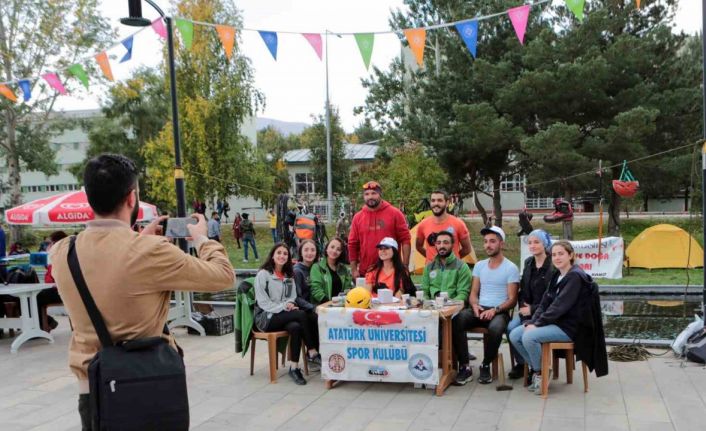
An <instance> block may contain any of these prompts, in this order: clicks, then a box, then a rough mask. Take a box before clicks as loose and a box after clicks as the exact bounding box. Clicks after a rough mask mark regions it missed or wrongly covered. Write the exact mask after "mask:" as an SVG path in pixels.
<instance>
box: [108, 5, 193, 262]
mask: <svg viewBox="0 0 706 431" xmlns="http://www.w3.org/2000/svg"><path fill="white" fill-rule="evenodd" d="M144 1H145V2H146V3H148V4H149V5H150V6H152V7H153V8H154V10H156V11H157V13H158V14H159V15H160V16H161V17H162V18H164V21H165V23H166V27H167V52H168V62H169V90H170V91H169V93H170V95H171V99H172V133H173V137H174V183H175V184H174V185H175V188H176V200H177V207H176V209H177V214H176V215H177V217H186V189H185V187H184V170H183V169H182V167H181V134H180V132H179V106H178V105H177V88H176V68H175V67H174V34H173V33H174V32H173V31H172V28H173V25H172V18H171V17H168V16H167V15H166V14H165V13H164V11H162V9H160V7H159V6H157V4H155V3H154V2H153V1H152V0H144ZM128 6H129V13H130V16H129V17H128V18H122V19H121V20H120V22H121V23H123V24H125V25H129V26H133V27H145V26H148V25H150V24H151V22H150V20H148V19H146V18H143V17H142V2H141V0H128ZM179 247H180V248H181V249H182V250H183V251H184V253H188V252H189V249H188V247H187V243H186V240H185V239H183V238H182V239H179Z"/></svg>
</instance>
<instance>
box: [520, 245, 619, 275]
mask: <svg viewBox="0 0 706 431" xmlns="http://www.w3.org/2000/svg"><path fill="white" fill-rule="evenodd" d="M554 242H556V241H552V243H554ZM570 242H571V245H572V246H573V247H574V251H575V252H576V263H577V264H578V265H579V266H580V267H581V269H583V270H584V271H586V274H588V275H590V276H591V277H593V278H614V279H617V278H623V249H624V244H623V239H622V238H620V237H617V236H609V237H606V238H603V239H601V255H600V261H599V259H598V240H597V239H588V240H585V241H570ZM530 256H531V254H530V252H529V246H528V245H527V236H523V237H522V238H521V240H520V259H521V260H520V264H519V265H520V271H521V270H522V269H523V267H524V264H525V259H527V258H528V257H530Z"/></svg>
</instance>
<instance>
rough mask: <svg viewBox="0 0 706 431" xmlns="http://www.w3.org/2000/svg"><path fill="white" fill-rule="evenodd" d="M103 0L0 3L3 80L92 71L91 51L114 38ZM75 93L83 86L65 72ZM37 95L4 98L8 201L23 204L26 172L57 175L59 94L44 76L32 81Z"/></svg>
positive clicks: (1, 144)
mask: <svg viewBox="0 0 706 431" xmlns="http://www.w3.org/2000/svg"><path fill="white" fill-rule="evenodd" d="M97 4H98V1H97V0H80V1H70V0H55V1H51V2H46V1H42V0H22V1H19V0H13V1H3V2H1V3H0V76H2V78H0V80H2V81H14V80H16V79H19V78H23V77H34V76H38V75H39V74H40V73H44V72H46V71H48V70H63V69H64V68H66V67H68V66H70V65H73V64H74V63H76V62H80V63H81V64H82V65H83V66H84V67H85V68H86V70H89V71H90V70H92V69H94V67H93V61H92V59H91V60H90V61H84V59H85V58H86V56H87V55H89V54H91V53H94V52H96V51H98V50H100V49H101V48H103V47H105V46H107V44H108V42H109V41H110V40H111V38H112V37H113V36H114V33H113V32H112V31H111V29H110V26H109V25H108V22H107V21H106V20H105V19H104V18H103V17H102V16H101V15H100V14H99V13H98V10H97ZM61 78H62V80H63V83H64V85H65V86H66V87H67V89H68V90H69V91H72V90H74V89H75V88H77V87H78V86H79V85H80V84H77V81H76V80H67V79H66V75H62V76H61ZM30 85H31V89H32V99H31V100H29V101H28V102H25V103H16V104H13V103H12V102H10V101H9V100H6V99H5V98H1V97H0V117H1V118H2V119H1V120H0V121H2V123H1V124H0V157H2V158H3V159H4V160H3V161H4V163H5V165H6V166H7V169H8V186H9V189H10V190H9V191H10V196H9V199H8V202H7V203H8V204H9V205H10V206H15V205H18V204H20V203H21V200H22V194H21V183H20V181H21V180H20V170H21V169H26V170H30V171H41V172H43V173H45V174H46V175H52V174H56V173H57V172H58V170H57V165H56V162H55V160H54V157H55V153H54V151H52V150H51V148H50V147H49V138H50V137H51V136H52V134H53V133H55V132H56V131H57V128H60V127H61V126H62V125H61V124H60V123H57V122H55V121H49V120H50V119H51V117H50V114H51V112H52V111H53V108H54V103H55V102H56V99H57V97H58V93H56V92H55V91H54V90H52V89H49V88H48V87H47V85H45V83H44V82H43V81H40V80H39V79H37V80H33V81H32V82H31V84H30Z"/></svg>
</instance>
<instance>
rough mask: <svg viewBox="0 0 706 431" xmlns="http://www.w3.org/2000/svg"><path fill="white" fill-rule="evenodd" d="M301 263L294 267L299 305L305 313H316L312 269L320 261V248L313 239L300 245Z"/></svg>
mask: <svg viewBox="0 0 706 431" xmlns="http://www.w3.org/2000/svg"><path fill="white" fill-rule="evenodd" d="M297 256H299V262H297V264H296V265H294V283H295V284H296V285H297V305H298V306H299V308H300V309H302V310H304V311H314V310H315V309H316V307H315V306H314V304H312V301H311V276H310V273H311V267H312V265H314V264H315V263H316V262H318V261H319V248H318V247H317V246H316V243H315V242H314V240H312V239H305V240H303V241H302V242H301V243H299V249H298V250H297Z"/></svg>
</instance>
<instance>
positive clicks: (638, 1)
mask: <svg viewBox="0 0 706 431" xmlns="http://www.w3.org/2000/svg"><path fill="white" fill-rule="evenodd" d="M636 1H637V8H638V9H640V0H636Z"/></svg>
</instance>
